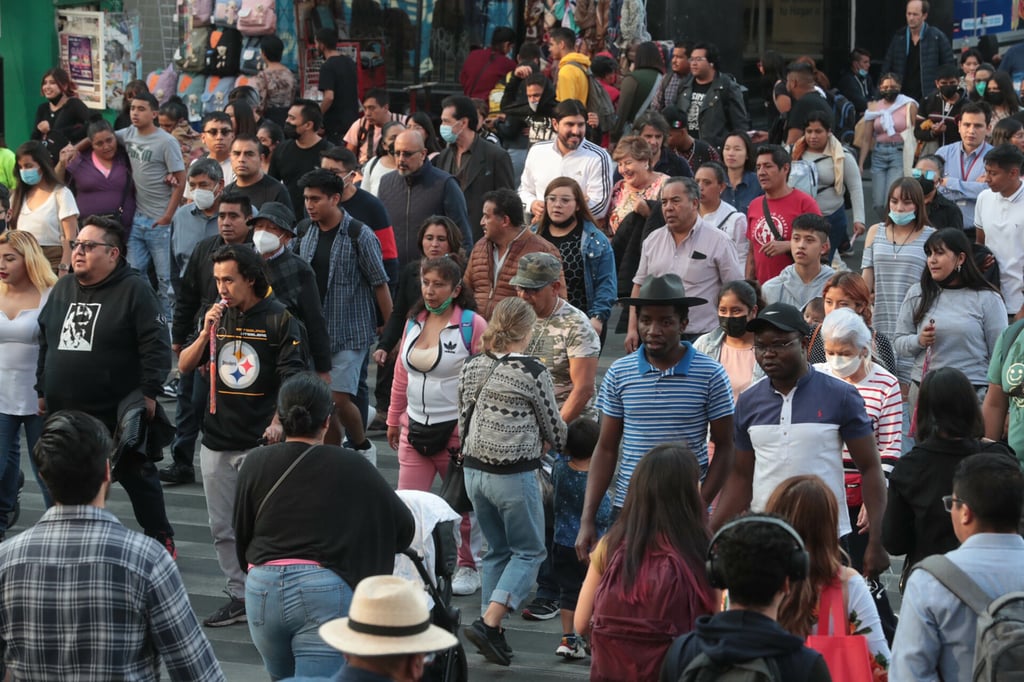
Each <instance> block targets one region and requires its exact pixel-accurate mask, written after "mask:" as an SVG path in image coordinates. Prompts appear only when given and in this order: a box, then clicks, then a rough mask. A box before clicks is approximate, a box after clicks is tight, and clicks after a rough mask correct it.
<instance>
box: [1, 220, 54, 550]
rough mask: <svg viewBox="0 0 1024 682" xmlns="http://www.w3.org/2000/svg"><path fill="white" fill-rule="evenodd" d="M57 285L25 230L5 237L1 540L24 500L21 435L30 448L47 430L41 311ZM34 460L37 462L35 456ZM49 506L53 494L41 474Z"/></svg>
mask: <svg viewBox="0 0 1024 682" xmlns="http://www.w3.org/2000/svg"><path fill="white" fill-rule="evenodd" d="M56 283H57V276H56V275H55V274H53V269H52V268H51V267H50V263H49V261H48V260H47V259H46V256H44V255H43V250H42V249H41V248H39V244H38V242H36V239H35V237H33V236H32V235H31V234H29V233H28V232H23V231H21V230H16V231H8V232H5V233H4V234H0V385H2V386H3V387H4V389H3V391H0V538H3V536H4V534H5V533H6V532H7V523H8V519H9V518H10V514H11V512H13V511H14V505H15V502H16V500H17V497H18V475H19V473H20V471H21V448H20V447H19V445H18V442H19V438H20V434H21V432H22V431H23V430H24V432H25V441H26V442H27V444H28V449H29V450H31V449H32V448H34V447H35V444H36V441H38V440H39V434H40V432H41V431H42V428H43V418H42V417H41V416H39V414H38V410H39V401H38V399H37V396H36V391H35V388H34V386H35V379H36V364H37V362H38V360H39V311H40V310H41V309H42V307H43V305H45V303H46V299H47V297H48V296H49V295H50V290H51V289H52V288H53V285H54V284H56ZM29 459H30V460H31V458H29ZM32 470H33V471H34V472H35V473H36V480H37V481H38V482H39V488H40V489H41V490H42V491H43V499H44V500H45V502H46V506H47V507H49V506H50V505H51V501H50V496H49V494H48V493H47V491H46V486H44V485H43V482H42V480H41V479H40V478H39V473H38V471H36V468H35V462H34V461H33V462H32Z"/></svg>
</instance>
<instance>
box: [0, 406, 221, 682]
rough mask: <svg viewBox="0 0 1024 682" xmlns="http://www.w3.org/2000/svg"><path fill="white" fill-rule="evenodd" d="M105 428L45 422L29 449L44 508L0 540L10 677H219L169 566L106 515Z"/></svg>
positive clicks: (75, 420)
mask: <svg viewBox="0 0 1024 682" xmlns="http://www.w3.org/2000/svg"><path fill="white" fill-rule="evenodd" d="M112 450H113V446H112V444H111V440H110V436H109V435H108V432H107V429H106V427H105V426H104V425H103V424H102V423H101V422H100V421H99V420H97V419H96V418H94V417H91V416H89V415H87V414H85V413H84V412H78V411H71V410H66V411H61V412H57V413H55V414H54V415H52V416H51V417H50V418H49V419H47V420H46V424H45V425H44V426H43V432H42V435H41V436H40V438H39V444H38V445H37V446H36V448H35V450H34V451H33V452H32V457H33V460H34V461H35V464H36V465H37V466H38V467H39V475H40V476H41V477H42V479H43V481H44V482H45V483H46V486H47V488H49V490H50V494H51V495H52V496H53V501H54V503H55V505H54V506H53V507H51V508H50V509H49V510H47V512H46V513H45V514H43V517H42V519H40V521H39V523H38V524H36V525H35V526H33V527H32V528H30V529H28V530H26V531H25V532H24V533H21V534H20V535H18V536H17V537H15V538H12V539H10V540H8V541H7V542H4V543H3V544H2V545H0V652H2V654H3V659H4V663H5V664H6V665H7V668H8V670H9V671H10V672H11V674H12V678H13V679H17V680H19V681H20V682H33V681H36V680H38V681H40V682H43V681H49V680H69V679H76V680H83V681H84V680H96V681H97V682H99V681H101V680H159V679H160V663H161V661H163V663H164V665H165V666H166V667H167V671H168V672H169V673H170V677H171V679H172V680H207V681H209V680H212V681H214V682H219V681H221V680H224V679H225V677H224V673H223V672H222V671H221V669H220V664H219V663H218V662H217V658H216V656H215V655H214V653H213V648H212V647H211V646H210V642H209V641H208V640H207V639H206V635H204V634H203V631H202V628H201V627H199V622H198V620H197V619H196V615H195V613H194V612H193V611H192V607H191V605H190V604H189V601H188V594H186V592H185V586H184V585H183V584H182V581H181V576H180V575H179V574H178V569H177V567H176V566H175V564H174V560H173V559H172V558H171V556H170V555H169V554H168V553H167V550H166V549H164V548H163V546H161V545H160V543H159V542H157V541H156V540H154V539H152V538H148V537H146V536H144V535H142V534H140V533H136V532H135V531H131V530H128V529H127V528H125V527H124V526H122V525H121V523H120V522H119V521H118V520H117V518H116V517H115V516H114V515H113V514H111V513H110V512H109V511H107V510H106V509H105V508H104V507H105V502H106V499H107V495H108V493H109V492H110V462H109V460H108V455H109V453H110V452H111V451H112Z"/></svg>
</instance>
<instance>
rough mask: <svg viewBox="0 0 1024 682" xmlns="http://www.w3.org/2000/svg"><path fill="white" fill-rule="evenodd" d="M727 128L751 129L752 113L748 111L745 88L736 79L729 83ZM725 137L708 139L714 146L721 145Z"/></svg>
mask: <svg viewBox="0 0 1024 682" xmlns="http://www.w3.org/2000/svg"><path fill="white" fill-rule="evenodd" d="M726 123H727V126H728V128H727V130H750V115H749V114H748V113H747V105H746V103H745V102H744V101H743V90H742V89H741V88H740V84H739V83H737V82H736V81H734V80H733V81H730V83H729V103H728V105H727V109H726ZM723 142H725V139H724V138H723V139H721V140H707V143H708V144H710V145H712V146H714V147H721V146H722V143H723Z"/></svg>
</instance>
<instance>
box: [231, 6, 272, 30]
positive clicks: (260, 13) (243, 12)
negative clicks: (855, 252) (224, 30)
mask: <svg viewBox="0 0 1024 682" xmlns="http://www.w3.org/2000/svg"><path fill="white" fill-rule="evenodd" d="M275 28H277V8H276V7H275V4H274V0H242V7H241V9H239V10H238V30H239V31H241V32H242V35H244V36H266V35H272V34H273V33H274V29H275Z"/></svg>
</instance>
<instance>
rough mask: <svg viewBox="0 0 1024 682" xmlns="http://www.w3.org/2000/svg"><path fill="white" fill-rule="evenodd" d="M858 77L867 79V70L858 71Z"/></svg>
mask: <svg viewBox="0 0 1024 682" xmlns="http://www.w3.org/2000/svg"><path fill="white" fill-rule="evenodd" d="M857 75H858V76H860V77H861V78H866V77H867V75H868V71H867V69H857Z"/></svg>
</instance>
